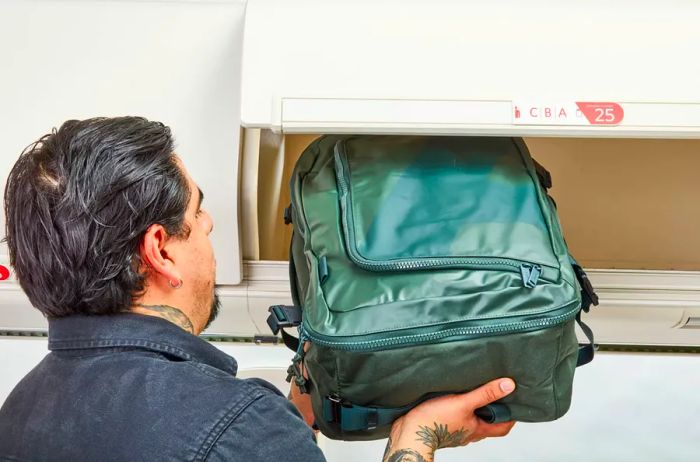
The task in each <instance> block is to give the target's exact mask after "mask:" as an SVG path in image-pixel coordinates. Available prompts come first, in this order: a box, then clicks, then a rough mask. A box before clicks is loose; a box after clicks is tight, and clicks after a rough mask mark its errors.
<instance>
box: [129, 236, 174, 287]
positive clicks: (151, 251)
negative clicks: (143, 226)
mask: <svg viewBox="0 0 700 462" xmlns="http://www.w3.org/2000/svg"><path fill="white" fill-rule="evenodd" d="M167 240H168V233H167V231H165V228H163V225H158V224H154V225H151V226H150V227H149V228H148V229H147V230H146V234H144V236H143V239H142V240H141V246H140V249H139V250H140V254H141V261H142V262H143V263H144V264H145V265H147V266H148V267H150V269H151V271H152V273H153V274H154V276H156V277H158V276H160V277H162V278H163V279H164V280H165V281H168V282H170V285H171V286H174V285H177V284H178V282H181V281H182V279H181V277H180V272H179V271H178V270H177V268H176V267H175V262H174V261H173V260H172V256H171V255H170V254H169V253H168V252H167V250H166V248H167V245H166V244H167ZM165 281H164V282H165Z"/></svg>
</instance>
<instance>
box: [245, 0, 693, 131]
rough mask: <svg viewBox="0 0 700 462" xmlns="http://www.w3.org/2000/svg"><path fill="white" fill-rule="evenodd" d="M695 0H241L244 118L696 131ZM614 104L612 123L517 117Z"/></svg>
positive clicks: (364, 126)
mask: <svg viewBox="0 0 700 462" xmlns="http://www.w3.org/2000/svg"><path fill="white" fill-rule="evenodd" d="M698 20H700V4H698V3H697V2H694V1H692V0H678V1H674V2H671V3H669V2H662V1H658V0H657V1H648V0H647V1H638V0H623V1H618V2H613V3H611V2H607V1H604V0H593V1H588V2H583V3H577V4H575V3H571V2H557V1H556V0H533V1H528V2H519V1H517V0H488V1H486V0H479V1H471V2H458V1H449V0H438V1H434V0H421V1H412V2H406V1H402V0H374V1H356V2H347V1H340V0H331V1H329V0H300V1H294V2H289V1H285V0H250V1H249V2H248V8H247V12H246V29H245V41H244V58H243V62H244V64H243V72H244V74H243V93H242V96H243V98H242V101H243V106H242V113H241V117H242V121H243V124H244V125H245V126H247V127H261V128H272V129H275V130H282V131H284V132H310V133H325V132H358V133H359V132H363V133H369V132H383V133H417V132H422V133H434V134H440V133H462V134H493V135H540V136H544V135H549V136H611V137H623V136H625V137H662V138H672V137H698V136H700V87H698V85H697V83H696V79H695V76H697V75H698V74H700V62H698V60H695V59H693V58H692V57H693V56H694V55H695V44H697V43H700V29H698V28H697V27H696V24H697V23H698ZM522 101H525V102H528V103H531V104H533V105H534V106H538V107H546V106H556V105H558V104H568V105H571V104H574V102H582V101H584V102H586V101H587V102H601V101H602V102H616V103H619V104H620V105H621V106H622V107H623V109H624V118H623V119H622V122H621V123H620V124H619V125H617V126H594V125H590V124H588V122H586V123H585V124H582V125H558V124H559V123H560V122H551V123H548V124H544V125H531V124H530V125H529V124H525V125H522V124H514V123H513V122H514V104H517V103H518V102H522Z"/></svg>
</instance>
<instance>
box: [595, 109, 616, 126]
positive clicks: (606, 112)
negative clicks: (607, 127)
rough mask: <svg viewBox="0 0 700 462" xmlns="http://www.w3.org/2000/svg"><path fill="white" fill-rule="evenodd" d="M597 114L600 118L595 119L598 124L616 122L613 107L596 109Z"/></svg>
mask: <svg viewBox="0 0 700 462" xmlns="http://www.w3.org/2000/svg"><path fill="white" fill-rule="evenodd" d="M595 112H596V113H597V114H598V116H597V117H596V118H595V121H596V122H601V123H606V122H614V121H615V114H614V113H613V108H611V107H607V108H605V109H603V108H602V107H597V108H595Z"/></svg>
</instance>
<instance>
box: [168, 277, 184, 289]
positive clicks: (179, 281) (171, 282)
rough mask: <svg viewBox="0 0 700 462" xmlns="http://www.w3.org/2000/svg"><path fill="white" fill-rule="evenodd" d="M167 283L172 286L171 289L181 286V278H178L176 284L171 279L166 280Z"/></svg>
mask: <svg viewBox="0 0 700 462" xmlns="http://www.w3.org/2000/svg"><path fill="white" fill-rule="evenodd" d="M168 284H170V287H172V288H173V289H179V288H180V287H182V279H179V280H178V281H177V284H173V281H171V280H168Z"/></svg>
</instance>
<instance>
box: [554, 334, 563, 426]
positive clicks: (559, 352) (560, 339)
mask: <svg viewBox="0 0 700 462" xmlns="http://www.w3.org/2000/svg"><path fill="white" fill-rule="evenodd" d="M564 326H566V323H563V324H562V325H561V327H560V328H559V342H557V354H556V356H555V358H554V367H553V368H552V393H553V395H554V413H555V418H557V417H559V398H558V397H557V380H556V371H557V369H558V367H557V366H558V365H559V357H560V356H561V343H562V340H563V339H564Z"/></svg>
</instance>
